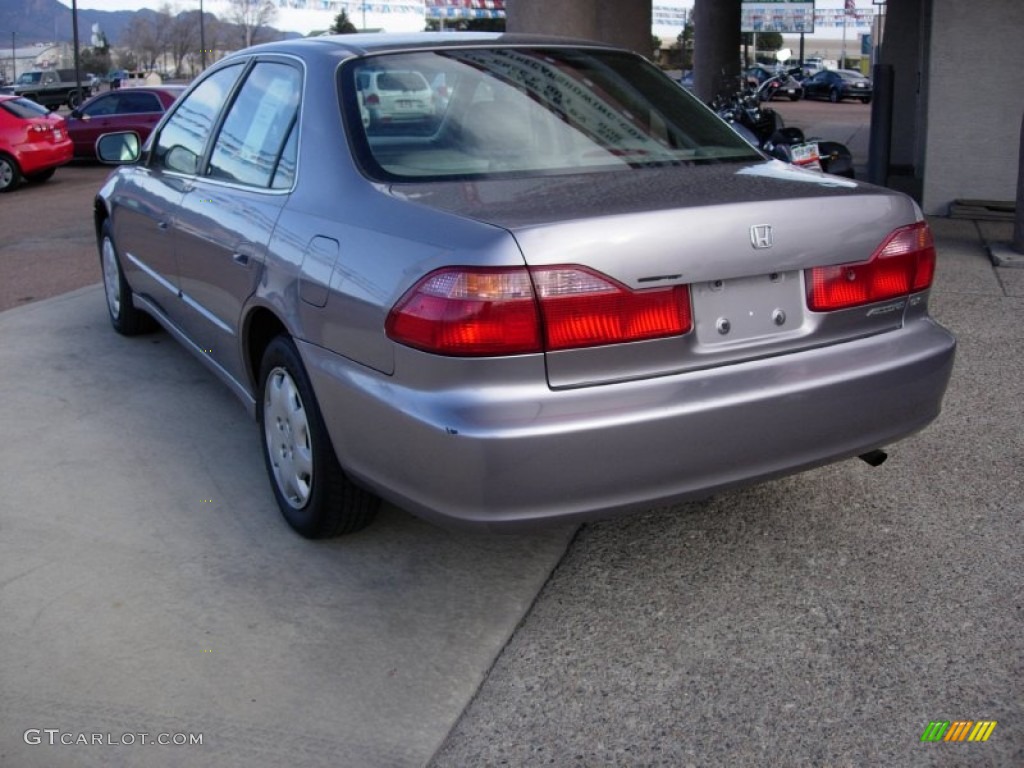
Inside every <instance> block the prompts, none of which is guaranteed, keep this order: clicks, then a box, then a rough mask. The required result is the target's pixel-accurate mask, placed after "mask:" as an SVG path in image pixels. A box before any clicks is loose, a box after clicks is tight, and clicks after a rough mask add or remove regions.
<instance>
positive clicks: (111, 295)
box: [99, 219, 156, 336]
mask: <svg viewBox="0 0 1024 768" xmlns="http://www.w3.org/2000/svg"><path fill="white" fill-rule="evenodd" d="M99 245H100V271H101V272H102V273H103V294H104V296H105V298H106V300H107V314H108V315H109V316H110V324H111V325H112V326H114V330H115V331H117V332H118V333H120V334H121V335H122V336H138V335H139V334H142V333H148V332H149V331H151V330H153V329H154V328H155V327H156V325H155V323H154V321H153V318H151V317H150V316H149V315H147V314H146V313H145V312H143V311H142V310H140V309H136V308H135V305H134V304H133V303H132V290H131V288H130V287H129V286H128V281H127V280H125V279H124V273H123V272H122V271H121V263H120V260H119V259H118V257H117V248H116V246H115V245H114V237H113V235H112V234H111V232H110V220H109V219H107V220H106V221H104V222H103V227H102V228H101V229H100V244H99Z"/></svg>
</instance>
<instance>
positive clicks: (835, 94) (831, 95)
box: [828, 88, 839, 104]
mask: <svg viewBox="0 0 1024 768" xmlns="http://www.w3.org/2000/svg"><path fill="white" fill-rule="evenodd" d="M828 100H829V101H831V102H832V103H833V104H838V103H839V91H838V90H837V89H836V88H833V89H832V90H831V91H829V92H828Z"/></svg>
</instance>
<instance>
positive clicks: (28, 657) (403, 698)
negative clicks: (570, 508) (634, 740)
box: [0, 286, 571, 768]
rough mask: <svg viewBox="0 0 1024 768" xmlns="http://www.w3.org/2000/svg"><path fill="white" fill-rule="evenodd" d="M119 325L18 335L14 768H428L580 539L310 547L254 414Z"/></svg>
mask: <svg viewBox="0 0 1024 768" xmlns="http://www.w3.org/2000/svg"><path fill="white" fill-rule="evenodd" d="M105 311H106V310H105V308H104V303H103V294H102V291H101V289H100V287H99V286H94V287H90V288H84V289H81V290H79V291H76V292H73V293H70V294H66V295H64V296H60V297H57V298H53V299H49V300H46V301H42V302H38V303H35V304H32V305H29V306H25V307H21V308H17V309H13V310H10V311H7V312H3V313H0V339H2V343H0V424H2V425H3V427H2V432H3V440H0V468H2V469H0V766H3V768H29V767H34V766H39V767H43V766H45V767H46V768H63V767H65V766H67V767H68V768H70V767H72V766H73V767H74V768H81V767H84V766H96V767H97V768H101V767H102V768H113V767H115V766H145V767H146V768H152V767H153V766H157V767H159V766H217V767H218V768H220V767H221V766H240V767H244V768H258V767H261V766H265V767H266V768H279V767H280V766H292V767H294V768H303V767H305V766H381V767H382V768H384V767H387V768H393V767H396V766H421V765H423V764H424V763H426V762H427V760H429V758H430V756H431V755H432V754H433V752H434V751H435V750H436V748H437V747H438V746H439V745H440V743H441V742H442V740H443V739H444V737H445V734H446V733H447V732H448V729H449V728H450V727H451V725H452V723H454V722H455V720H456V719H457V718H458V716H459V714H460V712H461V711H462V709H463V708H464V707H465V705H466V704H467V703H468V702H469V700H470V698H471V696H472V695H473V693H474V692H475V691H476V689H477V686H478V685H479V683H480V682H481V681H482V679H483V677H484V675H485V673H486V671H487V669H488V667H489V666H490V664H491V662H492V661H493V659H494V657H495V656H496V654H497V653H498V651H499V650H500V649H501V647H502V646H503V645H504V643H505V642H506V640H507V639H508V637H509V636H510V635H511V634H512V631H513V630H514V628H515V626H516V625H517V623H518V622H519V621H520V620H521V618H522V617H523V615H524V613H525V612H526V610H527V609H528V608H529V606H530V604H531V603H532V601H533V599H534V597H535V595H536V593H537V591H538V590H539V588H540V587H541V585H542V584H543V583H544V581H545V579H546V578H547V577H548V575H549V573H550V572H551V569H552V568H553V567H554V565H555V563H556V562H557V561H558V559H559V558H560V556H561V555H562V553H563V552H564V550H565V547H566V545H567V543H568V541H569V537H570V535H571V530H569V529H566V528H561V529H557V530H549V531H546V532H543V533H539V534H536V535H515V536H500V537H496V536H487V535H478V534H466V533H452V532H450V531H445V530H441V529H439V528H435V527H433V526H431V525H428V524H426V523H422V522H420V521H418V520H416V519H414V518H412V517H411V516H409V515H407V514H405V513H403V512H400V511H398V510H396V509H393V508H386V509H385V511H384V513H383V515H382V517H381V519H380V520H379V521H378V522H377V523H376V524H375V525H374V526H372V527H371V528H369V529H368V530H366V531H364V532H362V533H360V534H358V535H356V536H352V537H349V538H345V539H339V540H336V541H331V542H326V543H314V542H309V541H306V540H304V539H301V538H300V537H298V536H296V535H295V534H294V533H292V532H291V530H290V529H288V528H287V527H286V525H285V524H284V522H283V520H282V519H281V517H280V514H279V512H278V511H277V508H276V506H275V505H274V502H273V497H272V495H271V492H270V487H269V485H268V481H267V479H266V476H265V472H264V469H263V463H262V459H261V456H260V449H259V442H258V436H257V431H256V427H255V425H254V424H253V423H252V422H250V421H249V420H248V419H247V417H246V416H245V414H244V413H243V410H242V408H241V406H240V405H239V404H238V403H237V402H236V401H235V400H234V398H233V397H232V396H231V395H230V394H229V393H228V392H227V390H226V389H225V388H224V387H222V386H221V385H220V384H219V383H218V382H216V381H215V380H214V379H213V377H211V376H210V375H209V374H208V373H207V372H206V371H205V369H203V368H202V367H201V366H200V365H199V364H198V363H197V362H195V361H194V360H193V359H192V358H190V357H189V356H188V354H187V353H185V352H184V351H183V350H182V349H180V348H179V346H178V345H177V344H176V343H175V342H174V341H172V340H171V339H170V338H169V337H168V336H167V335H166V334H163V333H159V334H154V335H152V336H147V337H140V338H136V339H125V338H121V337H118V336H117V335H116V334H114V333H113V331H112V330H111V329H110V328H109V325H108V321H107V319H106V316H105ZM47 730H50V731H52V730H57V731H58V732H57V733H56V734H48V733H46V731H47ZM27 731H28V732H29V733H28V735H27V736H26V732H27ZM143 733H146V734H149V737H148V738H147V739H146V741H147V742H148V743H147V744H145V745H144V744H143V743H142V742H143V737H142V736H141V734H143ZM94 734H98V735H99V736H98V738H99V739H100V742H101V743H100V744H93V743H92V740H93V739H94V738H97V737H96V736H94ZM160 734H167V737H166V738H165V739H164V740H165V741H172V742H173V741H174V740H175V739H178V738H179V737H178V736H177V735H178V734H182V735H183V736H182V738H186V739H189V740H191V739H194V738H195V736H196V735H199V736H200V737H201V739H202V744H201V745H199V744H188V743H186V744H184V745H177V746H176V745H174V744H173V743H172V744H170V745H167V746H161V745H153V744H152V741H154V740H156V739H157V738H158V737H159V736H160ZM83 737H84V738H85V741H86V743H85V744H82V743H81V742H80V739H81V738H83ZM51 738H55V739H56V743H54V744H52V745H51V744H50V739H51ZM126 738H127V739H130V740H131V741H132V742H133V743H132V744H127V745H126V744H123V743H121V742H123V741H124V740H126ZM61 740H63V741H65V742H72V743H71V744H61ZM110 740H114V741H116V742H118V743H117V744H115V745H110V744H108V743H107V742H108V741H110ZM39 742H41V743H39Z"/></svg>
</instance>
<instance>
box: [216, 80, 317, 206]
mask: <svg viewBox="0 0 1024 768" xmlns="http://www.w3.org/2000/svg"><path fill="white" fill-rule="evenodd" d="M301 90H302V73H301V72H300V71H299V70H298V69H296V68H295V67H293V66H291V65H289V64H283V63H280V62H272V61H262V62H259V63H258V64H256V66H255V67H253V70H252V72H251V73H250V74H249V77H248V78H247V79H246V81H245V83H243V85H242V87H241V88H240V89H239V91H238V96H237V97H236V98H235V101H234V103H233V104H232V105H231V108H230V109H229V110H228V114H227V117H225V119H224V125H223V126H222V127H221V130H220V134H219V135H218V136H217V141H216V143H215V144H214V145H213V153H212V154H211V156H210V163H209V166H208V167H207V169H206V175H208V176H209V177H210V178H214V179H223V180H225V181H232V182H236V183H239V184H246V185H250V186H255V187H269V186H271V181H272V179H273V178H274V172H275V170H276V169H277V167H278V163H279V160H280V159H281V154H282V150H283V149H284V148H285V142H286V141H287V140H288V136H289V132H290V131H291V129H292V125H293V124H294V123H295V120H296V117H297V115H298V111H299V94H300V92H301ZM282 178H283V177H282ZM275 186H276V185H275Z"/></svg>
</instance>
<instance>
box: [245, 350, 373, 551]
mask: <svg viewBox="0 0 1024 768" xmlns="http://www.w3.org/2000/svg"><path fill="white" fill-rule="evenodd" d="M259 382H260V388H259V392H258V396H257V399H256V409H257V414H256V415H257V420H258V421H259V424H260V438H261V442H262V445H263V459H264V461H265V463H266V467H267V474H268V475H269V476H270V485H271V487H272V488H273V490H274V497H275V498H276V499H277V505H278V507H279V508H280V509H281V514H282V515H284V519H285V520H286V521H287V522H288V525H290V526H291V527H292V528H293V529H294V530H295V531H296V532H297V533H299V534H301V535H302V536H305V537H306V538H309V539H322V538H328V537H331V536H339V535H342V534H347V533H354V532H356V531H358V530H360V529H361V528H365V527H366V526H367V525H369V524H370V522H372V520H373V518H374V516H375V515H376V514H377V509H378V508H379V506H380V499H379V498H378V497H377V496H375V495H374V494H372V493H370V492H369V491H366V490H364V489H363V488H360V487H358V486H357V485H355V484H354V483H352V481H351V480H349V479H348V477H347V476H346V475H345V472H344V470H342V468H341V465H340V464H339V463H338V457H337V456H336V455H335V453H334V446H333V445H332V444H331V439H330V436H329V435H328V434H327V428H326V427H325V426H324V421H323V416H322V415H321V413H320V407H319V405H318V403H317V401H316V396H315V395H314V393H313V386H312V384H311V383H310V380H309V376H308V375H307V374H306V369H305V367H304V366H303V364H302V359H301V358H300V357H299V352H298V350H297V349H296V348H295V344H294V342H293V341H292V340H291V339H289V338H288V337H286V336H277V337H276V338H274V339H273V341H271V342H270V344H269V345H267V349H266V352H264V354H263V362H262V364H261V365H260V378H259Z"/></svg>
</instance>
